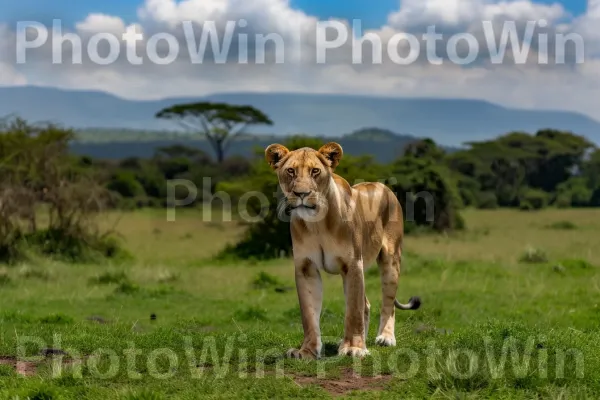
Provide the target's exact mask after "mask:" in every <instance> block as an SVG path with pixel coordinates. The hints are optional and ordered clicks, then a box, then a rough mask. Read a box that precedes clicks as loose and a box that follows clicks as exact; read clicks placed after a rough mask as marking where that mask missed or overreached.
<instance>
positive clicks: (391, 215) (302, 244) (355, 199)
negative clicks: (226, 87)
mask: <svg viewBox="0 0 600 400" xmlns="http://www.w3.org/2000/svg"><path fill="white" fill-rule="evenodd" d="M342 155H343V151H342V147H341V146H340V145H339V144H337V143H328V144H326V145H324V146H323V147H321V149H319V150H318V151H316V150H314V149H311V148H302V149H299V150H295V151H289V150H288V149H287V148H286V147H284V146H282V145H280V144H272V145H270V146H269V147H267V149H266V150H265V156H266V160H267V162H268V163H269V165H270V166H271V167H272V168H273V169H274V170H275V171H276V172H277V175H278V177H279V184H280V186H281V189H282V191H283V194H284V197H283V199H282V202H281V203H280V211H281V210H284V209H286V210H288V211H289V212H290V216H291V220H290V222H291V235H292V245H293V253H294V264H295V271H296V273H295V275H296V288H297V292H298V299H299V302H300V310H301V314H302V326H303V328H304V342H303V343H302V346H301V347H300V349H290V350H289V351H288V352H287V355H288V357H293V358H306V359H316V358H319V357H320V355H321V347H322V343H321V331H320V327H319V319H320V314H321V305H322V299H323V296H322V284H321V275H320V272H319V271H320V270H324V271H325V272H327V273H330V274H341V275H342V279H343V285H344V295H345V297H346V315H345V322H344V338H343V339H342V341H341V344H340V346H339V349H338V354H339V355H351V356H354V357H363V356H365V355H367V354H369V351H368V350H367V346H366V338H367V329H368V326H369V309H370V304H369V301H368V300H367V298H366V296H365V281H364V273H363V269H364V268H365V267H368V266H370V265H372V264H373V263H374V262H375V261H377V263H378V265H379V270H380V274H381V284H382V297H383V307H382V309H381V319H380V322H379V332H378V334H377V338H376V343H378V344H380V345H382V346H395V345H396V338H395V334H394V324H395V308H394V307H397V308H398V309H401V310H416V309H417V308H419V306H420V304H421V301H420V299H419V298H418V297H412V298H411V299H410V300H409V303H408V304H401V303H400V302H398V300H396V291H397V288H398V276H399V273H400V258H401V252H402V238H403V236H404V223H403V219H402V206H401V205H400V203H399V202H398V199H397V198H396V196H395V195H394V193H393V192H392V191H391V190H390V189H388V188H387V187H386V186H385V185H383V184H381V183H360V184H357V185H355V186H350V184H348V182H347V181H346V180H344V178H342V177H341V176H339V175H336V174H335V173H334V171H335V168H336V167H337V166H338V164H339V162H340V160H341V158H342Z"/></svg>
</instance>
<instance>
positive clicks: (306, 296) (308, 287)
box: [287, 259, 323, 359]
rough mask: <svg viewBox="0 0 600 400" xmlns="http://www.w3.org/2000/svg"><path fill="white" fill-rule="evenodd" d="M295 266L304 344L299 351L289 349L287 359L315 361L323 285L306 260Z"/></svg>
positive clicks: (313, 265)
mask: <svg viewBox="0 0 600 400" xmlns="http://www.w3.org/2000/svg"><path fill="white" fill-rule="evenodd" d="M295 264H296V290H297V291H298V300H299V302H300V312H301V314H302V327H303V328H304V342H303V343H302V346H301V347H300V349H299V350H298V349H290V350H288V352H287V355H288V357H291V358H301V359H317V358H319V357H320V355H321V347H322V343H321V328H320V326H319V319H320V317H321V307H322V304H323V284H322V282H321V274H320V273H319V270H318V269H317V267H316V265H315V264H314V263H313V262H311V261H310V260H308V259H304V260H298V261H296V262H295Z"/></svg>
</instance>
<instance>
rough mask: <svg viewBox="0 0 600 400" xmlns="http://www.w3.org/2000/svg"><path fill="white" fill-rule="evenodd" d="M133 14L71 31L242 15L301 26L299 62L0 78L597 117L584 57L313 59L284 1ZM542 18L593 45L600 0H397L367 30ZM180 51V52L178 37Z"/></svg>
mask: <svg viewBox="0 0 600 400" xmlns="http://www.w3.org/2000/svg"><path fill="white" fill-rule="evenodd" d="M138 17H139V21H138V22H137V23H136V24H132V25H129V26H127V24H126V23H125V22H124V21H123V20H122V19H121V18H118V17H113V16H108V15H101V14H91V15H90V16H88V17H87V18H86V19H85V20H84V21H82V22H81V23H79V24H77V30H78V31H79V32H82V33H86V34H93V33H97V32H109V33H114V34H117V35H118V37H120V34H121V33H122V32H124V31H125V30H126V29H131V28H132V27H134V26H135V27H136V30H137V31H138V32H141V31H143V32H144V33H145V40H146V41H147V40H148V37H149V36H150V35H151V34H152V33H156V32H171V33H173V34H175V35H176V36H177V37H181V32H180V24H181V22H182V21H186V20H190V19H191V20H194V21H195V22H196V23H198V24H201V23H203V22H205V21H207V20H214V21H217V24H223V23H225V22H226V21H238V20H239V19H242V18H243V19H245V20H246V21H247V22H248V30H249V31H251V32H254V33H264V34H268V33H279V34H280V35H281V36H282V37H283V38H284V40H285V41H286V45H288V46H289V45H290V44H292V43H294V41H295V40H296V38H297V34H298V33H299V32H301V33H302V35H303V38H304V42H303V43H302V44H303V48H302V50H303V53H304V55H305V58H304V59H303V61H304V62H303V63H301V64H297V63H293V62H291V60H290V59H289V58H287V59H286V63H285V64H283V65H275V64H272V63H271V64H268V65H252V64H249V65H240V64H236V63H229V64H227V65H215V64H211V63H207V64H201V65H198V64H192V63H190V60H189V57H184V56H182V57H180V58H179V59H177V60H176V61H175V62H174V63H173V64H171V65H168V66H157V65H151V64H149V63H148V62H146V63H145V64H144V65H141V66H131V65H128V64H127V63H126V62H124V61H126V60H125V58H124V55H122V57H121V58H120V59H119V61H118V62H116V63H114V64H112V65H108V66H98V65H92V64H89V63H87V64H85V65H84V66H70V65H60V66H53V65H51V63H50V62H46V63H43V62H37V63H35V64H31V65H28V69H27V71H26V73H25V72H21V73H19V72H17V71H14V72H13V73H12V74H11V73H3V72H2V70H0V76H3V75H6V76H12V78H7V79H9V80H12V81H19V80H20V81H23V79H25V78H24V75H25V76H26V77H27V80H28V81H29V82H30V83H33V84H41V85H51V86H58V87H63V88H81V89H84V88H87V89H97V90H106V91H108V92H112V93H115V94H117V95H120V96H123V97H127V98H138V99H140V98H160V97H167V96H169V97H171V96H200V95H205V94H210V93H215V92H231V91H288V92H289V91H297V92H313V93H315V92H317V93H324V92H328V93H331V92H337V93H360V94H369V95H373V94H383V95H389V96H398V95H400V96H427V97H458V98H480V99H485V100H489V101H494V102H498V103H501V104H506V105H511V106H517V107H519V106H520V107H528V108H556V109H563V110H571V111H580V112H586V113H587V114H588V115H592V116H594V117H596V118H598V119H600V110H598V109H597V106H596V99H597V98H598V97H599V96H600V72H599V71H600V60H593V59H590V60H588V61H587V62H586V63H585V64H583V65H571V66H570V67H565V66H551V65H550V66H545V67H544V66H540V65H537V64H535V63H529V64H527V65H514V63H513V64H510V63H505V64H503V65H492V64H491V63H490V62H489V61H487V62H486V61H485V59H483V60H480V61H481V62H479V63H478V64H476V65H471V66H469V67H461V66H458V65H454V64H452V63H451V62H448V60H446V61H445V63H444V65H442V66H435V65H430V64H427V63H419V64H414V65H409V66H401V65H396V64H394V63H391V62H384V63H383V64H382V65H353V64H352V58H351V56H350V51H351V44H350V41H349V42H348V43H346V45H345V46H344V47H343V48H342V49H340V50H339V51H337V52H335V53H332V56H331V57H328V60H330V62H328V64H327V65H316V64H314V62H312V63H311V62H309V61H308V60H311V59H314V54H315V48H314V32H315V26H316V24H317V22H318V19H317V18H315V17H314V16H311V15H308V14H306V13H305V12H303V11H300V10H297V9H294V8H293V7H291V5H290V3H289V1H287V0H255V1H248V0H184V1H174V0H146V1H145V3H143V5H142V6H141V7H140V9H139V10H138ZM539 19H546V20H547V21H549V22H550V23H551V24H553V26H554V27H555V28H557V29H560V30H562V31H565V32H570V31H573V30H575V31H577V32H584V33H585V35H586V37H587V38H588V39H589V40H588V43H586V44H587V46H588V47H589V46H593V45H594V44H596V45H599V48H600V33H598V29H597V28H595V27H597V26H600V0H592V1H591V2H590V7H589V11H588V13H587V14H586V15H585V16H582V17H580V18H577V19H574V20H570V19H569V18H568V14H567V12H566V11H565V10H564V9H563V8H562V7H561V6H560V5H545V4H539V3H535V2H530V1H526V0H518V1H491V0H402V2H401V3H400V7H399V9H398V11H397V12H395V13H392V14H391V15H390V17H389V21H388V24H387V25H385V26H382V27H381V28H379V29H375V30H373V31H371V33H376V34H377V35H379V36H380V37H381V38H382V40H383V42H384V51H385V50H386V46H385V43H386V42H387V40H389V39H390V38H391V37H393V35H395V34H398V33H399V32H402V31H407V32H413V33H415V34H422V33H425V29H426V26H428V25H430V24H436V25H438V26H440V27H444V28H446V29H447V30H448V31H449V32H457V31H458V32H461V31H462V30H466V31H467V32H477V28H476V26H475V25H477V24H481V21H482V20H495V21H502V20H517V21H524V20H539ZM344 22H345V23H347V22H346V21H344ZM551 27H552V26H551ZM311 41H312V42H311ZM590 41H591V42H590ZM405 45H406V43H405ZM144 47H145V41H142V42H141V43H139V45H138V48H144ZM180 51H181V52H182V53H186V52H187V45H186V44H185V43H183V42H182V44H181V46H180ZM422 52H424V50H423V51H422ZM123 53H124V52H123ZM363 53H364V54H365V56H366V55H368V54H370V53H371V47H370V46H365V47H364V50H363ZM42 54H43V53H42ZM286 55H288V56H289V55H290V49H289V47H286ZM44 57H47V54H46V55H45V56H44ZM536 57H537V53H536V52H533V53H532V59H535V58H536ZM367 58H370V57H367ZM65 59H69V58H68V57H65ZM2 61H3V60H2V59H1V58H0V62H2ZM146 61H147V59H146ZM0 68H1V66H0ZM15 73H16V74H17V75H15Z"/></svg>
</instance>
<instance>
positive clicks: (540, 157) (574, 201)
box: [82, 130, 600, 209]
mask: <svg viewBox="0 0 600 400" xmlns="http://www.w3.org/2000/svg"><path fill="white" fill-rule="evenodd" d="M295 142H303V143H306V144H309V145H312V146H313V147H316V146H318V145H319V144H322V143H323V141H322V140H318V139H313V138H309V137H302V136H299V137H293V138H290V139H288V140H287V143H292V144H293V143H295ZM468 145H469V148H468V149H466V150H461V151H454V152H451V153H446V152H445V151H444V150H443V149H441V148H440V147H439V146H437V145H436V144H435V142H433V141H432V140H430V139H424V140H417V141H414V142H413V143H411V144H409V145H408V146H406V147H405V148H404V150H403V151H402V152H401V153H399V154H398V156H397V158H396V160H395V161H393V162H392V163H389V164H383V163H378V162H376V161H375V160H374V158H373V157H369V156H362V157H352V156H345V158H344V162H343V163H342V165H341V166H340V169H339V170H338V171H337V172H338V173H339V174H341V175H342V176H344V177H345V178H346V179H348V180H349V181H350V182H351V183H352V182H353V181H359V180H367V181H368V180H376V181H381V180H388V181H391V180H396V181H398V180H399V178H400V177H399V176H398V175H399V173H401V174H403V175H407V174H408V175H411V176H412V175H413V174H415V173H417V172H418V171H419V170H421V169H422V168H421V164H423V165H428V163H433V164H434V165H435V166H436V168H438V169H439V170H440V171H441V172H442V173H443V174H444V175H445V176H446V177H447V180H448V184H449V185H450V186H451V187H452V190H453V191H454V192H456V193H457V195H458V198H459V199H458V200H459V203H460V205H461V206H466V207H476V208H483V209H489V208H496V207H518V208H521V209H540V208H543V207H546V206H557V207H597V206H600V150H598V149H597V148H596V147H595V146H594V144H592V143H590V142H589V141H588V140H586V139H585V138H583V137H581V136H577V135H575V134H572V133H570V132H560V131H553V130H542V131H539V132H537V133H535V134H533V135H532V134H527V133H520V132H514V133H509V134H507V135H504V136H501V137H498V138H496V139H494V140H489V141H485V142H475V143H469V144H468ZM263 150H264V149H262V148H257V149H256V156H255V157H251V158H245V157H239V156H238V157H230V158H226V159H225V160H224V161H223V162H222V163H217V162H216V161H215V160H214V159H213V158H211V156H209V155H208V154H206V153H205V152H203V151H202V150H199V149H195V148H189V147H186V146H185V145H173V146H169V147H164V148H160V149H158V150H157V151H156V153H155V155H154V156H153V157H151V158H148V159H141V158H128V159H124V160H121V161H110V162H109V161H101V160H92V159H89V158H86V157H83V158H82V162H83V163H87V164H89V165H96V166H98V167H101V169H102V170H103V171H105V173H106V174H107V176H106V179H107V181H108V184H107V185H108V188H110V189H111V190H113V191H114V192H116V193H119V194H120V195H121V196H122V197H123V205H124V206H129V207H143V206H158V207H163V206H165V205H166V203H167V181H168V180H174V179H185V180H188V181H190V182H192V183H193V184H194V185H195V186H196V187H197V188H198V195H197V196H196V199H195V201H194V202H193V203H192V204H191V205H190V206H194V204H198V203H201V202H203V201H204V200H205V199H206V198H210V197H211V196H212V194H213V193H214V192H215V191H216V190H225V191H229V192H231V194H232V195H234V196H235V195H236V190H237V189H232V188H234V187H239V186H240V185H242V186H244V185H243V184H241V183H240V182H242V183H243V182H245V181H247V182H252V181H253V180H255V178H256V177H257V175H258V174H260V173H264V171H262V168H261V165H262V163H264V160H263ZM407 159H411V160H413V161H411V164H409V165H406V166H405V167H404V169H402V168H400V167H399V166H401V165H403V164H406V162H407V161H406V160H407ZM414 160H418V161H414ZM399 168H400V169H399ZM411 169H414V170H411ZM267 172H268V171H267ZM421 178H422V179H425V177H421ZM266 179H269V180H272V181H275V180H276V177H275V176H274V175H272V174H269V175H268V177H266ZM207 182H208V183H209V184H208V186H207ZM181 190H184V188H181ZM248 190H252V188H248ZM181 195H183V193H181Z"/></svg>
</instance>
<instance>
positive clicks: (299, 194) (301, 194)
mask: <svg viewBox="0 0 600 400" xmlns="http://www.w3.org/2000/svg"><path fill="white" fill-rule="evenodd" d="M294 194H295V195H296V196H298V197H300V198H301V199H303V198H305V197H306V196H308V195H309V194H310V192H296V191H295V190H294Z"/></svg>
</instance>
